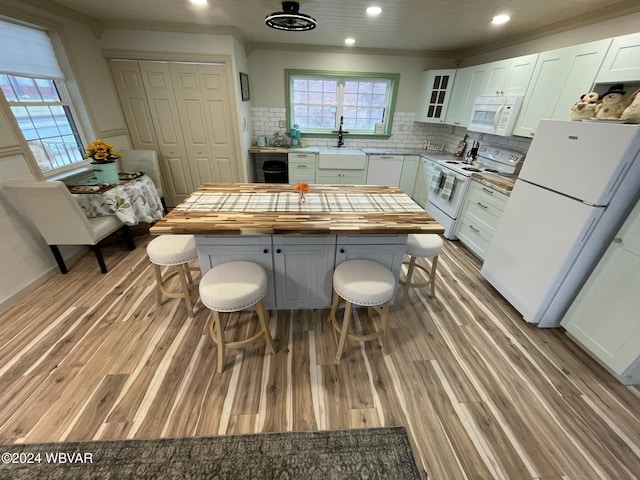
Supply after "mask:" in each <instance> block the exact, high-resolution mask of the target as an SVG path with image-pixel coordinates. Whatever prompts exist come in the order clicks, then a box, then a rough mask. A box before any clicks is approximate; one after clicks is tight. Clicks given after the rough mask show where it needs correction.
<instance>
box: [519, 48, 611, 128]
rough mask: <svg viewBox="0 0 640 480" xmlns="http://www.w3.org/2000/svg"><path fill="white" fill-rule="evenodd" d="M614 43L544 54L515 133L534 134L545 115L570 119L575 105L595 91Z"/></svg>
mask: <svg viewBox="0 0 640 480" xmlns="http://www.w3.org/2000/svg"><path fill="white" fill-rule="evenodd" d="M610 44H611V39H606V40H599V41H597V42H591V43H585V44H582V45H576V46H573V47H567V48H561V49H558V50H552V51H549V52H543V53H541V54H540V55H539V56H538V61H537V63H536V66H535V69H534V71H533V76H532V78H531V83H530V84H529V88H528V90H527V93H526V95H525V99H524V103H523V105H522V110H521V111H520V115H519V116H518V120H517V122H516V126H515V128H514V129H513V134H514V135H520V136H523V137H533V136H534V135H535V132H536V129H537V128H538V123H539V122H540V120H541V119H543V118H551V119H555V120H570V117H571V115H570V114H571V106H572V105H573V104H574V103H575V102H576V101H577V100H578V99H579V98H580V95H582V94H583V93H587V92H589V91H590V90H591V87H592V85H593V80H594V78H595V76H596V74H597V73H598V70H599V69H600V66H601V65H602V61H603V59H604V56H605V54H606V53H607V49H608V48H609V45H610Z"/></svg>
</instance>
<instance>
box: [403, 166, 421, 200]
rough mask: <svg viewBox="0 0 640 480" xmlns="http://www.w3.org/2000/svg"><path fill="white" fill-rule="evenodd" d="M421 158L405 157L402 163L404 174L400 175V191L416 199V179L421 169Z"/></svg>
mask: <svg viewBox="0 0 640 480" xmlns="http://www.w3.org/2000/svg"><path fill="white" fill-rule="evenodd" d="M420 160H421V159H420V157H419V156H417V155H405V156H404V160H403V162H402V174H401V175H400V190H402V191H403V192H404V193H406V194H407V195H409V196H410V197H411V198H413V199H414V200H415V198H414V192H415V188H416V177H417V175H418V170H419V169H420V167H421V163H420Z"/></svg>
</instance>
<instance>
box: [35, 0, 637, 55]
mask: <svg viewBox="0 0 640 480" xmlns="http://www.w3.org/2000/svg"><path fill="white" fill-rule="evenodd" d="M23 1H25V3H31V4H39V5H41V6H42V5H43V4H44V3H45V2H46V3H47V4H48V6H49V8H54V9H55V8H56V7H58V8H59V7H60V6H64V7H68V8H70V9H72V10H75V11H76V12H80V13H82V14H84V15H86V16H89V17H92V18H93V19H94V20H95V21H97V22H98V23H100V24H101V25H102V26H104V27H109V26H121V27H134V26H136V27H137V26H140V27H144V26H146V27H153V28H166V29H168V30H182V31H184V30H188V29H190V28H193V29H195V30H197V31H203V29H204V30H205V31H209V30H210V31H211V32H213V33H219V32H221V33H232V34H234V35H236V36H238V37H239V38H240V39H241V40H243V41H245V42H246V43H247V44H249V45H255V44H264V43H268V44H273V43H277V44H294V45H305V46H306V45H314V46H324V47H344V39H345V38H346V37H347V36H350V37H353V38H355V39H356V44H355V46H354V47H351V48H372V49H395V50H418V51H422V52H429V53H436V54H437V53H441V54H443V55H448V54H450V53H452V52H453V53H455V54H461V53H475V52H481V51H483V50H488V49H492V48H496V47H497V46H499V45H502V44H508V43H514V42H517V41H518V40H521V39H524V38H526V37H531V36H535V35H539V34H544V33H545V32H549V33H552V32H556V31H562V30H567V29H571V28H575V27H577V26H581V25H585V24H590V23H594V22H597V21H600V20H604V19H609V18H614V17H617V16H620V15H623V14H625V13H626V14H629V13H632V12H636V11H640V1H638V0H606V1H604V2H603V1H602V0H300V2H299V3H300V13H304V14H307V15H310V16H312V17H314V18H315V19H316V20H317V22H318V27H317V28H316V29H315V30H312V31H308V32H282V31H277V30H274V29H271V28H269V27H267V26H266V25H265V24H264V17H265V16H266V15H267V14H269V13H271V12H274V11H281V9H282V3H281V2H280V1H279V0H208V5H207V6H205V7H200V8H197V7H195V6H193V5H191V3H190V2H189V0H55V1H53V0H50V1H48V0H37V1H36V0H23ZM56 4H57V5H56ZM371 5H377V6H380V7H382V15H380V17H378V18H368V17H367V16H366V15H365V12H364V10H365V8H366V7H368V6H371ZM59 11H60V10H59ZM62 11H64V9H62ZM69 13H71V12H69ZM498 13H507V14H509V15H511V17H512V21H511V22H509V23H507V24H506V25H503V26H500V27H495V26H492V25H490V23H489V21H490V19H491V17H492V16H494V15H496V14H498ZM613 35H615V32H612V36H613ZM344 48H349V47H344Z"/></svg>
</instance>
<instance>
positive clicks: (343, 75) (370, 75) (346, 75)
mask: <svg viewBox="0 0 640 480" xmlns="http://www.w3.org/2000/svg"><path fill="white" fill-rule="evenodd" d="M303 75H304V76H317V77H323V76H324V77H336V78H340V79H371V80H375V79H384V80H389V81H390V83H391V86H390V89H391V101H390V102H389V111H388V112H387V113H386V114H385V122H384V132H383V133H356V132H353V133H349V137H358V138H389V137H391V135H392V133H391V132H392V131H393V117H394V114H395V109H396V101H397V98H398V87H399V84H400V74H399V73H380V72H347V71H337V70H298V69H285V71H284V77H285V82H284V83H285V109H286V116H287V120H286V121H287V128H288V129H289V130H290V129H291V128H292V127H293V109H292V108H291V94H292V90H291V81H292V78H293V77H295V76H303ZM301 133H303V134H304V135H305V136H309V137H318V138H333V137H335V135H336V134H335V133H329V132H327V133H322V132H314V131H305V130H302V131H301Z"/></svg>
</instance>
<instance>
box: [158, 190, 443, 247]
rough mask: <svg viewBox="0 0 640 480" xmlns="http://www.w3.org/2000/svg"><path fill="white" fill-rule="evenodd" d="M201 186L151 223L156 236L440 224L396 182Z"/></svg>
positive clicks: (433, 228)
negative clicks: (301, 190)
mask: <svg viewBox="0 0 640 480" xmlns="http://www.w3.org/2000/svg"><path fill="white" fill-rule="evenodd" d="M298 199H299V194H298V192H297V191H295V190H294V186H293V185H288V184H264V183H216V184H213V183H211V184H204V185H202V186H201V187H199V188H198V189H197V190H196V191H195V192H193V193H192V194H191V195H190V196H189V197H188V198H186V199H185V200H184V201H183V202H182V203H181V204H179V205H178V206H176V207H175V208H174V209H173V210H171V212H169V213H168V214H167V215H165V216H164V217H163V218H162V220H160V221H159V222H157V223H156V224H155V225H154V226H153V227H151V229H150V232H151V233H152V234H154V235H162V234H193V235H272V234H295V235H354V234H355V235H380V234H384V235H402V234H409V233H436V234H437V233H443V232H444V228H443V227H442V226H441V225H440V224H439V223H437V222H436V221H435V220H434V219H433V218H432V217H431V216H430V215H429V214H428V213H427V212H425V211H424V209H423V208H421V207H420V206H419V205H418V204H417V203H415V202H414V201H413V200H412V199H411V198H410V197H409V196H408V195H406V194H405V193H403V192H402V191H401V190H400V189H399V188H398V187H395V186H379V185H311V192H310V193H307V194H306V195H305V202H304V203H300V202H299V201H298Z"/></svg>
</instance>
